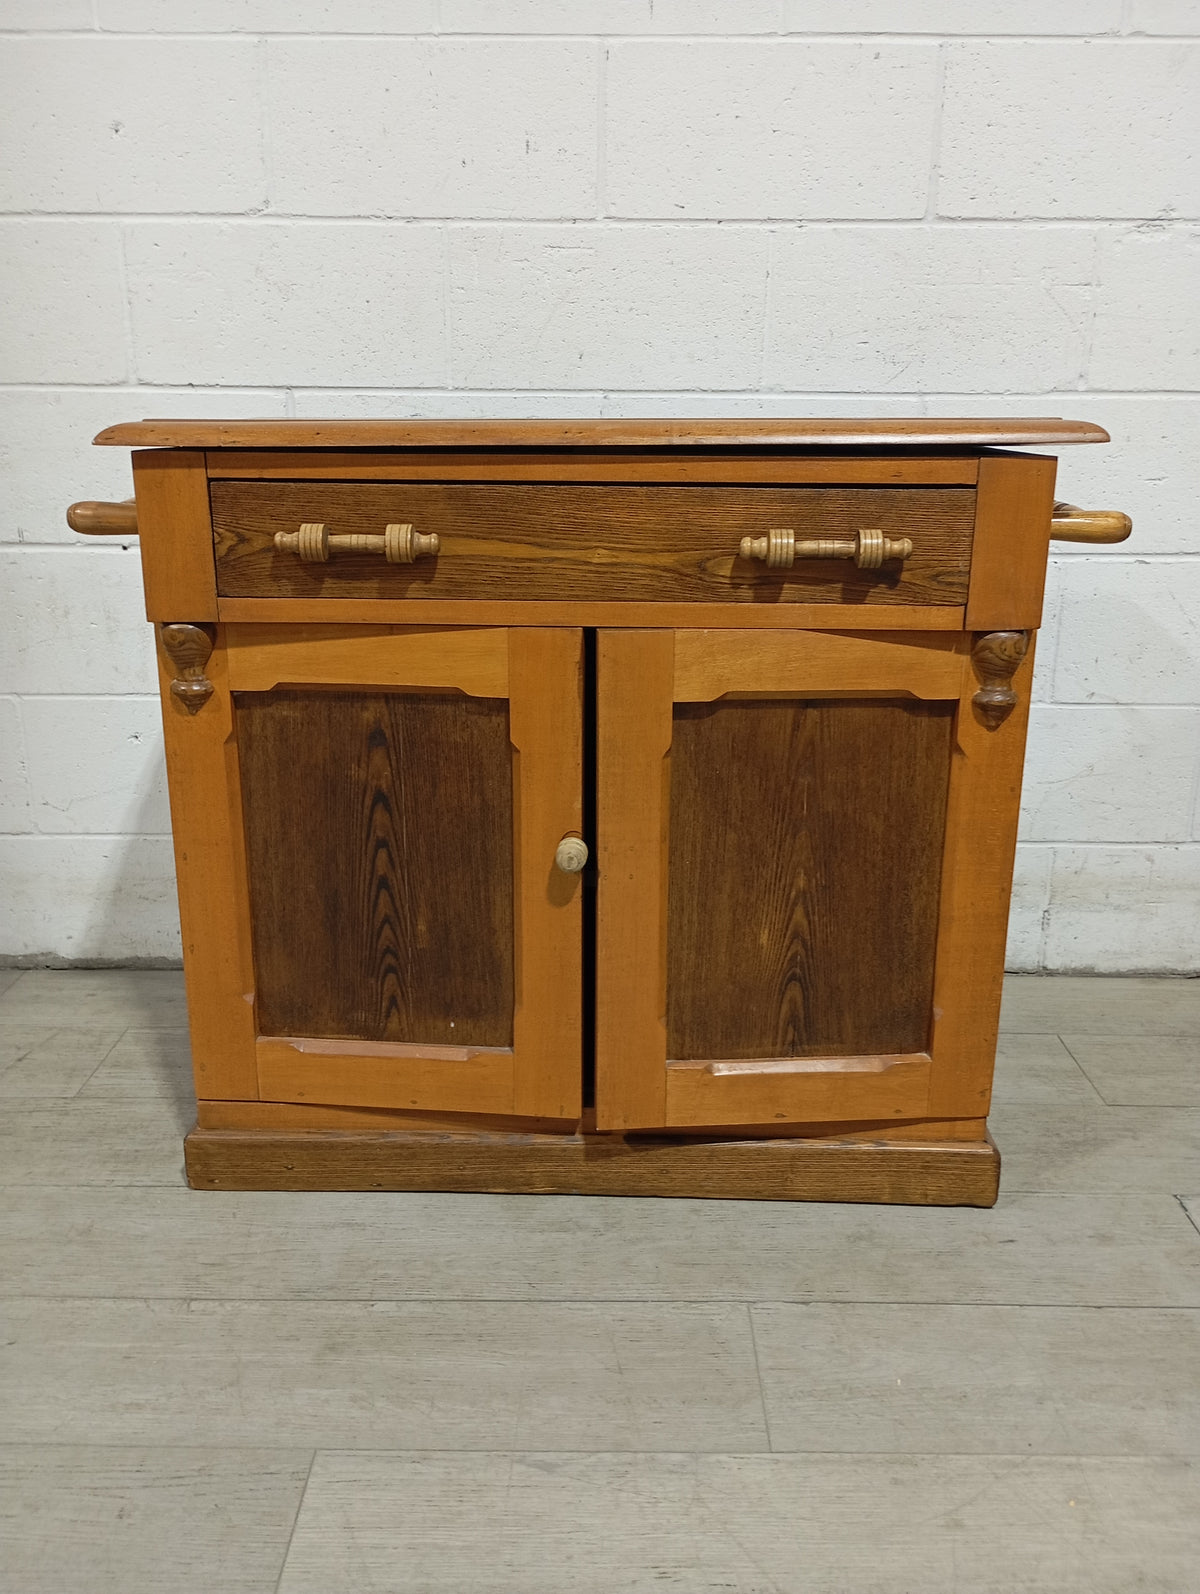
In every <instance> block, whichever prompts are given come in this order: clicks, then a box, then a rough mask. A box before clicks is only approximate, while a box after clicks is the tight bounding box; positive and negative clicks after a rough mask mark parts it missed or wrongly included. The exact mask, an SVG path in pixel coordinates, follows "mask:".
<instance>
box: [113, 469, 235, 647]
mask: <svg viewBox="0 0 1200 1594" xmlns="http://www.w3.org/2000/svg"><path fill="white" fill-rule="evenodd" d="M133 486H134V494H135V496H136V498H137V514H138V540H139V542H140V544H141V551H142V582H143V585H144V586H145V589H146V614H147V616H148V617H149V618H150V619H151V620H167V621H172V620H182V621H184V622H191V623H195V622H196V621H201V620H215V619H216V618H217V574H216V563H215V555H214V552H213V537H212V522H211V519H210V517H209V507H208V476H207V475H206V473H205V469H204V455H203V454H198V453H189V452H184V451H183V450H180V449H164V450H162V451H161V452H159V451H154V452H148V453H139V454H135V455H134V456H133Z"/></svg>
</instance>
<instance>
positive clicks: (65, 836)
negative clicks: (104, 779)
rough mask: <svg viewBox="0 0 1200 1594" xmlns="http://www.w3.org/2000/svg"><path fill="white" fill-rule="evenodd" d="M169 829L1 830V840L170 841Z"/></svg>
mask: <svg viewBox="0 0 1200 1594" xmlns="http://www.w3.org/2000/svg"><path fill="white" fill-rule="evenodd" d="M170 839H171V832H170V831H169V830H0V841H170Z"/></svg>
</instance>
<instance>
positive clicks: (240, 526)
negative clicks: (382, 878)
mask: <svg viewBox="0 0 1200 1594" xmlns="http://www.w3.org/2000/svg"><path fill="white" fill-rule="evenodd" d="M210 495H211V504H212V517H213V535H214V539H215V546H216V562H217V591H218V592H219V593H220V594H221V595H222V596H225V597H246V598H250V597H262V598H278V597H295V598H320V597H338V598H421V597H429V598H460V599H464V598H465V599H489V600H493V601H496V600H505V599H507V600H510V601H513V600H528V599H535V600H536V599H541V600H546V601H552V600H555V599H559V600H575V601H579V600H584V601H586V600H598V601H605V600H608V601H626V602H632V601H644V602H650V603H671V602H673V603H714V602H717V603H720V602H726V603H740V604H754V603H767V604H786V603H867V604H944V605H947V606H957V605H961V604H963V603H964V602H965V601H966V595H967V579H968V575H969V571H970V561H971V536H972V530H973V525H974V518H975V492H974V489H973V488H970V487H936V488H921V487H895V488H888V487H879V488H874V487H761V488H758V487H709V486H705V487H673V486H671V487H659V486H655V487H639V486H615V487H614V486H581V485H575V484H570V485H567V484H558V483H549V484H538V485H518V484H508V483H504V484H495V485H492V484H487V485H473V484H464V483H428V482H421V483H408V482H394V483H359V482H321V481H311V482H246V481H213V482H212V483H211V484H210ZM306 523H308V524H311V523H322V524H324V525H325V526H326V528H327V530H328V531H329V532H330V533H331V534H332V535H333V536H334V537H335V538H337V537H338V536H339V535H345V534H349V535H352V536H363V535H368V536H373V537H376V538H379V539H381V540H382V535H383V532H384V528H385V527H386V526H387V525H389V524H395V523H402V524H410V525H412V527H413V529H414V531H415V532H416V533H418V534H423V535H428V534H430V533H433V534H436V536H437V537H438V539H439V543H440V547H439V551H438V553H437V554H436V555H435V556H426V557H419V558H418V559H417V560H416V562H414V563H412V564H401V563H396V564H389V563H388V562H387V560H386V558H385V555H384V553H383V552H382V548H380V550H378V551H371V552H354V551H343V550H342V549H339V548H338V547H337V545H336V543H335V545H334V551H333V552H332V554H331V557H330V558H329V560H328V562H326V563H316V562H311V563H310V562H305V561H304V560H302V559H301V558H300V557H299V555H298V553H297V552H295V551H285V550H280V549H277V548H276V547H275V534H276V533H277V532H280V531H283V532H293V533H294V532H296V531H298V530H299V527H300V526H301V525H302V524H306ZM780 527H788V528H791V529H792V530H794V532H795V534H796V538H797V541H799V540H801V539H804V538H818V537H819V538H831V537H833V538H839V539H843V540H846V539H853V538H854V536H855V534H856V533H857V532H858V531H860V530H868V529H870V530H875V531H882V532H883V533H884V535H885V536H887V537H898V538H902V537H907V538H910V539H911V541H912V545H913V546H912V553H911V554H910V555H909V557H908V558H907V559H906V560H905V561H903V562H902V563H901V562H899V561H896V560H890V561H888V562H887V563H886V564H884V565H883V566H882V567H881V568H878V569H859V568H857V566H856V565H855V563H854V561H853V560H852V559H828V558H822V559H799V558H798V559H797V560H796V562H795V564H794V565H793V566H792V567H791V568H790V569H771V568H768V566H767V565H766V564H764V563H760V562H758V561H756V560H751V559H744V558H742V557H740V555H739V552H738V549H739V543H740V541H741V539H742V538H743V537H763V536H765V535H766V533H767V532H768V531H770V530H772V529H775V528H780Z"/></svg>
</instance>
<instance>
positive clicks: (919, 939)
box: [667, 698, 955, 1059]
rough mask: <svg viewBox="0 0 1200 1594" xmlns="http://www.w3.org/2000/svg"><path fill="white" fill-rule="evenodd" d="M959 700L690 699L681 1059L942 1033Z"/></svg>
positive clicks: (685, 740) (903, 1045)
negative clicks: (949, 797)
mask: <svg viewBox="0 0 1200 1594" xmlns="http://www.w3.org/2000/svg"><path fill="white" fill-rule="evenodd" d="M954 707H955V705H954V704H953V703H940V702H933V703H929V702H916V701H913V700H911V699H898V698H896V699H874V700H870V701H861V700H853V701H852V700H809V701H797V700H795V699H784V700H770V701H766V700H753V699H738V700H722V701H718V702H716V703H677V704H676V705H675V706H674V710H673V717H674V725H673V737H672V743H671V760H670V828H669V835H670V856H669V874H668V879H669V886H668V909H667V1050H668V1055H669V1056H670V1057H673V1058H679V1059H690V1058H727V1059H739V1058H755V1057H824V1056H827V1057H835V1056H854V1055H865V1054H872V1053H887V1052H895V1053H911V1052H920V1051H922V1050H924V1049H925V1047H926V1046H927V1045H928V1042H929V1028H930V1018H931V997H932V990H933V971H934V951H935V942H936V933H937V918H938V896H939V883H940V875H941V856H942V843H943V836H944V829H945V815H946V794H947V787H948V780H949V770H950V749H951V729H952V723H953V711H954Z"/></svg>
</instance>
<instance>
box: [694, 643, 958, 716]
mask: <svg viewBox="0 0 1200 1594" xmlns="http://www.w3.org/2000/svg"><path fill="white" fill-rule="evenodd" d="M964 645H965V644H964V641H963V638H962V635H961V633H956V632H953V631H951V632H948V633H939V632H934V633H932V634H929V635H922V636H912V637H907V636H902V637H886V638H885V637H878V636H870V635H861V634H858V633H854V632H850V633H839V632H831V631H825V632H821V633H820V634H819V635H816V636H810V635H807V634H806V633H805V632H803V631H797V632H781V631H772V632H765V633H764V632H755V631H723V630H704V631H694V630H686V631H678V632H676V634H675V687H674V697H675V701H676V702H677V703H706V702H711V701H713V699H715V698H718V697H722V696H724V695H725V694H726V693H729V692H741V691H745V690H746V682H747V680H750V679H753V681H754V687H753V691H754V695H755V696H756V697H770V696H773V695H779V696H791V697H795V696H796V695H797V694H799V693H805V694H807V695H810V696H815V695H829V696H833V697H840V696H846V695H849V694H851V693H855V694H859V693H870V692H875V691H884V692H887V693H888V695H889V696H896V695H897V694H898V693H905V694H908V695H911V696H912V697H919V698H930V699H937V698H942V699H949V698H953V699H957V698H958V695H959V693H960V692H961V691H962V676H963V649H964Z"/></svg>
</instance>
